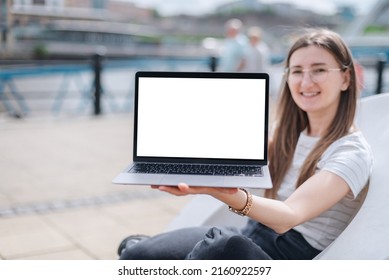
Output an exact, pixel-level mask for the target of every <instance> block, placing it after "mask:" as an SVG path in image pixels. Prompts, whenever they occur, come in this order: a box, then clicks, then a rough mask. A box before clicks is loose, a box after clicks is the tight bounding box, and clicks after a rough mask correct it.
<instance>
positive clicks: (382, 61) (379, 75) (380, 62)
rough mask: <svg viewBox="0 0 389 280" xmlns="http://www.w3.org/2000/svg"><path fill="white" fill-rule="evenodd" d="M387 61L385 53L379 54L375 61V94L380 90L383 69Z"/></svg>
mask: <svg viewBox="0 0 389 280" xmlns="http://www.w3.org/2000/svg"><path fill="white" fill-rule="evenodd" d="M386 62H387V57H386V55H385V54H381V55H380V56H379V59H378V62H377V89H376V94H379V93H381V92H382V85H383V76H384V69H385V65H386Z"/></svg>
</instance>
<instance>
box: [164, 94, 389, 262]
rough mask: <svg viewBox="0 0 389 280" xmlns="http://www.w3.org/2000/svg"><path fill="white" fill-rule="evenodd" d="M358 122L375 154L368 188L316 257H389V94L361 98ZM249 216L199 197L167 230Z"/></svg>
mask: <svg viewBox="0 0 389 280" xmlns="http://www.w3.org/2000/svg"><path fill="white" fill-rule="evenodd" d="M357 124H358V126H359V128H360V129H361V130H362V131H363V133H364V135H365V137H366V139H367V141H368V142H369V144H370V145H371V147H372V150H373V154H374V166H373V174H372V176H371V179H370V187H369V191H368V193H367V196H366V199H365V201H364V203H363V205H362V207H361V209H360V210H359V211H358V213H357V214H356V216H355V217H354V219H353V220H352V222H351V223H350V224H349V225H348V227H347V228H346V229H345V230H344V231H343V232H342V234H341V235H340V236H339V237H338V238H337V239H336V240H335V241H334V242H333V243H332V244H331V245H330V246H329V247H328V248H326V249H325V250H324V251H323V252H322V253H320V254H319V255H318V256H317V257H316V259H349V260H352V259H365V260H367V259H375V260H378V259H389V171H387V168H386V166H387V164H388V163H389V148H388V145H389V93H385V94H379V95H375V96H371V97H365V98H362V99H361V100H360V104H359V107H358V112H357ZM246 219H247V218H245V217H240V216H238V215H236V214H233V213H231V212H229V211H228V210H227V206H226V205H225V204H223V203H221V202H219V201H217V200H215V199H213V198H210V197H207V196H197V197H195V198H194V199H192V200H191V201H190V202H189V203H188V204H187V205H186V207H185V208H184V209H183V211H182V212H181V213H180V214H179V215H178V216H177V217H176V218H175V219H174V220H173V222H172V223H171V224H170V225H169V227H168V228H167V230H172V229H177V228H182V227H187V226H198V225H209V226H222V225H233V226H238V227H240V226H243V225H244V224H245V222H246Z"/></svg>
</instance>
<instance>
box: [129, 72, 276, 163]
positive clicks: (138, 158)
mask: <svg viewBox="0 0 389 280" xmlns="http://www.w3.org/2000/svg"><path fill="white" fill-rule="evenodd" d="M142 77H151V78H158V77H161V78H165V77H166V78H180V77H182V78H224V79H225V78H228V79H261V80H264V81H265V87H266V88H265V98H264V100H265V104H264V113H265V116H264V119H265V124H264V129H265V131H264V135H265V139H264V147H263V151H264V157H263V159H261V160H255V159H225V158H223V159H221V158H184V157H179V158H177V157H150V156H138V155H137V151H138V148H137V147H138V133H137V131H138V108H139V79H140V78H142ZM268 121H269V75H268V74H267V73H243V72H236V73H235V72H234V73H233V72H174V71H138V72H136V73H135V90H134V118H133V161H134V162H156V163H188V164H190V163H192V164H200V163H201V164H233V165H235V164H240V165H267V162H268V126H269V125H268Z"/></svg>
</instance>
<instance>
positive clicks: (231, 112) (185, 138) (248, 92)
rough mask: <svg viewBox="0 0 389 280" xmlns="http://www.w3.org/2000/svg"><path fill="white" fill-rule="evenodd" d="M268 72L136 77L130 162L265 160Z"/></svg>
mask: <svg viewBox="0 0 389 280" xmlns="http://www.w3.org/2000/svg"><path fill="white" fill-rule="evenodd" d="M268 98H269V76H268V75H267V74H264V73H220V72H154V71H141V72H137V73H136V75H135V104H134V142H133V143H134V155H133V161H134V162H139V161H142V162H184V163H219V164H258V165H266V164H267V144H268Z"/></svg>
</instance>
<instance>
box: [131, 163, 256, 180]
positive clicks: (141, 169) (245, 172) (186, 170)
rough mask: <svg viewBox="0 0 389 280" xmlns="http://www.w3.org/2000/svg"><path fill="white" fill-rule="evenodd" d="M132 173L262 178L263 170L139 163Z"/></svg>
mask: <svg viewBox="0 0 389 280" xmlns="http://www.w3.org/2000/svg"><path fill="white" fill-rule="evenodd" d="M129 172H130V173H151V174H159V173H162V174H184V175H186V174H187V175H223V176H254V177H261V176H262V168H261V167H260V166H252V165H243V166H241V165H239V166H238V165H207V164H175V163H174V164H169V163H137V164H135V165H134V167H133V168H132V169H131V170H130V171H129Z"/></svg>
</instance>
